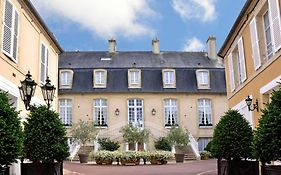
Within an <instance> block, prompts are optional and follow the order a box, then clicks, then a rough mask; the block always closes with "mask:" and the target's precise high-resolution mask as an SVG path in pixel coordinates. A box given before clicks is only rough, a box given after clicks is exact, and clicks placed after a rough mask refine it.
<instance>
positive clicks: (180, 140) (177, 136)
mask: <svg viewBox="0 0 281 175" xmlns="http://www.w3.org/2000/svg"><path fill="white" fill-rule="evenodd" d="M167 139H168V140H169V141H170V143H171V144H173V145H175V146H185V145H187V144H188V142H189V138H188V132H187V131H186V130H184V129H183V128H182V127H180V126H173V127H172V128H171V129H170V131H169V133H168V135H167Z"/></svg>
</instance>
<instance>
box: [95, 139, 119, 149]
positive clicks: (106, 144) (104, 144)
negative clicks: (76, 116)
mask: <svg viewBox="0 0 281 175" xmlns="http://www.w3.org/2000/svg"><path fill="white" fill-rule="evenodd" d="M98 143H99V144H100V146H101V148H100V149H101V150H107V151H115V150H118V148H119V147H120V145H119V143H118V142H115V141H112V140H110V139H109V138H99V139H98Z"/></svg>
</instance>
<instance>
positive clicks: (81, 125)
mask: <svg viewBox="0 0 281 175" xmlns="http://www.w3.org/2000/svg"><path fill="white" fill-rule="evenodd" d="M98 132H99V130H98V129H97V128H96V127H95V124H94V123H93V122H91V121H83V120H80V121H79V122H78V123H77V124H75V125H74V127H73V128H72V130H71V134H72V137H73V139H74V141H76V142H78V143H79V144H82V146H85V145H86V143H87V142H91V141H93V140H95V139H96V136H97V134H98Z"/></svg>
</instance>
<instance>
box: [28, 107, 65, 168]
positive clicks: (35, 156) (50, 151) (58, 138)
mask: <svg viewBox="0 0 281 175" xmlns="http://www.w3.org/2000/svg"><path fill="white" fill-rule="evenodd" d="M24 136H25V137H24V156H25V158H28V159H29V160H31V161H33V162H34V163H37V162H42V163H53V162H54V161H55V160H56V161H58V162H62V161H63V160H64V159H65V158H67V157H68V156H69V152H68V150H69V147H68V144H67V138H66V131H65V128H64V126H63V124H62V123H61V120H60V119H59V114H58V113H56V112H55V111H52V110H49V109H48V108H47V107H46V106H40V107H38V108H35V109H33V110H32V111H31V112H30V114H29V117H28V118H27V121H26V122H24Z"/></svg>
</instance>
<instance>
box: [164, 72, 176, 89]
mask: <svg viewBox="0 0 281 175" xmlns="http://www.w3.org/2000/svg"><path fill="white" fill-rule="evenodd" d="M162 79H163V87H164V88H175V87H176V76H175V70H173V69H165V70H162Z"/></svg>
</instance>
